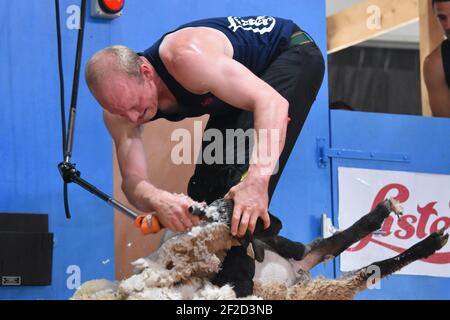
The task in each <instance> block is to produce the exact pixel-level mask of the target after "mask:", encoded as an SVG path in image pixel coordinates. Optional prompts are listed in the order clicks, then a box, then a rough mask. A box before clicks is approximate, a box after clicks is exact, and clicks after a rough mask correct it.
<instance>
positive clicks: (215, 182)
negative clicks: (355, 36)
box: [188, 27, 325, 203]
mask: <svg viewBox="0 0 450 320" xmlns="http://www.w3.org/2000/svg"><path fill="white" fill-rule="evenodd" d="M298 30H300V29H299V28H298V27H297V28H295V30H294V31H293V33H294V32H296V31H298ZM324 71H325V64H324V59H323V56H322V53H321V52H320V50H319V48H318V47H317V45H316V44H315V43H314V42H310V43H306V44H301V45H294V46H289V45H288V46H286V47H285V48H281V49H280V53H279V55H278V56H277V57H276V58H275V59H274V60H273V61H272V63H271V64H270V65H269V67H268V68H267V69H266V70H265V71H264V72H263V73H262V75H261V76H260V78H261V79H262V80H264V81H265V82H267V83H268V84H269V85H271V86H272V87H273V88H274V89H275V90H277V91H278V92H279V93H280V94H281V95H282V96H283V97H284V98H286V99H287V100H288V101H289V118H290V119H291V120H290V122H289V124H288V127H287V133H286V142H285V146H284V149H283V151H282V153H281V155H280V159H279V167H278V168H279V169H278V172H277V173H276V174H274V175H272V177H271V179H270V182H269V199H271V198H272V195H273V192H274V190H275V187H276V185H277V183H278V180H279V178H280V176H281V174H282V172H283V169H284V167H285V165H286V162H287V160H288V158H289V155H290V153H291V151H292V149H293V148H294V145H295V142H296V141H297V137H298V136H299V134H300V132H301V130H302V127H303V125H304V123H305V120H306V118H307V116H308V113H309V110H310V109H311V106H312V104H313V103H314V101H315V99H316V96H317V93H318V91H319V89H320V86H321V85H322V81H323V77H324ZM210 128H214V129H219V130H221V131H222V132H223V133H225V130H226V129H238V128H241V129H244V130H247V129H249V128H253V113H252V112H248V111H244V110H239V112H237V113H236V116H231V117H229V118H227V119H224V117H223V116H222V117H214V116H211V117H210V119H209V121H208V124H207V126H206V128H205V129H210ZM224 136H225V135H224ZM228 142H229V141H227V143H228ZM235 142H236V141H235ZM209 143H210V142H204V143H203V150H204V148H206V147H207V146H208V144H209ZM242 143H246V148H244V149H245V150H246V151H245V154H244V155H241V154H238V153H237V152H236V150H239V149H238V146H239V145H240V144H242ZM249 150H251V149H250V145H249V141H248V139H247V140H245V141H240V142H237V143H234V146H233V145H230V144H228V145H225V150H224V151H223V152H224V154H227V153H228V152H230V151H231V152H234V153H235V159H234V161H233V164H209V165H208V164H205V163H202V164H197V165H196V168H195V172H194V175H193V176H192V178H191V180H190V181H189V185H188V194H189V196H190V197H191V198H193V199H194V200H197V201H206V202H207V203H211V202H212V201H214V200H216V199H219V198H222V197H223V196H224V195H225V194H226V193H227V192H228V191H229V189H230V188H231V187H233V186H234V185H236V184H237V183H239V181H240V179H241V177H242V175H243V174H244V173H245V172H246V171H247V169H248V166H249V165H248V163H249V160H250V152H249ZM240 156H241V157H242V158H241V159H245V161H243V163H242V161H241V163H237V160H238V159H239V157H240Z"/></svg>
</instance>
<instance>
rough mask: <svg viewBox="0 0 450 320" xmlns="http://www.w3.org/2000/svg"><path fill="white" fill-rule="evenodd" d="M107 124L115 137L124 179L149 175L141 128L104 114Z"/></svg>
mask: <svg viewBox="0 0 450 320" xmlns="http://www.w3.org/2000/svg"><path fill="white" fill-rule="evenodd" d="M104 119H105V125H106V127H107V128H108V130H109V132H110V134H111V137H112V138H113V141H114V145H115V149H116V155H117V161H118V163H119V169H120V172H121V174H122V178H123V179H127V178H130V177H141V178H142V179H145V178H146V177H147V164H146V155H145V149H144V144H143V142H142V138H141V132H140V128H139V127H137V126H134V125H130V124H127V123H125V122H124V121H122V120H121V119H119V118H117V117H114V116H111V115H108V114H106V115H104Z"/></svg>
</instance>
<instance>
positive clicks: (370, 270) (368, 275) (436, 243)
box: [343, 229, 448, 291]
mask: <svg viewBox="0 0 450 320" xmlns="http://www.w3.org/2000/svg"><path fill="white" fill-rule="evenodd" d="M444 232H445V229H441V230H440V231H438V232H435V233H432V234H431V235H429V236H428V237H427V238H425V239H424V240H422V241H420V242H418V243H416V244H415V245H413V246H412V247H411V248H409V249H407V250H405V251H404V252H403V253H401V254H399V255H397V256H395V257H393V258H390V259H386V260H382V261H378V262H374V263H372V264H370V265H368V266H366V267H364V268H362V269H360V270H358V271H356V272H352V273H351V275H348V276H346V277H345V278H344V279H343V280H344V281H349V282H352V284H353V286H354V287H355V288H358V291H361V290H365V289H367V283H368V280H371V279H374V280H377V281H378V280H379V279H381V278H384V277H386V276H388V275H391V274H393V273H394V272H396V271H398V270H400V269H402V268H403V267H405V266H406V265H408V264H410V263H412V262H414V261H417V260H420V259H426V258H428V257H429V256H431V255H432V254H434V253H435V252H436V251H438V250H440V249H441V248H442V247H444V246H445V245H446V244H447V241H448V234H444ZM376 276H378V277H379V278H378V279H375V277H376Z"/></svg>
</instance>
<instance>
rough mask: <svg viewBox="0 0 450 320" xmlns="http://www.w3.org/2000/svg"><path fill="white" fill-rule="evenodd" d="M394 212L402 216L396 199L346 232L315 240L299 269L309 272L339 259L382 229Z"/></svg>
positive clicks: (389, 201)
mask: <svg viewBox="0 0 450 320" xmlns="http://www.w3.org/2000/svg"><path fill="white" fill-rule="evenodd" d="M392 211H394V212H395V213H396V214H397V215H400V214H401V208H400V206H399V205H398V202H397V201H396V200H394V199H390V200H385V201H383V202H382V203H380V204H378V205H377V207H376V208H375V209H374V210H372V211H371V212H370V213H368V214H366V215H365V216H363V217H362V218H361V219H359V220H358V221H357V222H355V223H354V224H353V225H352V226H351V227H349V228H347V229H346V230H344V231H341V232H337V233H335V234H334V235H333V236H331V237H329V238H326V239H318V240H315V241H314V242H312V243H311V244H309V247H310V251H309V252H308V253H307V254H306V255H305V257H304V258H303V259H302V260H301V261H299V262H297V263H296V264H297V267H298V268H299V269H300V270H302V271H304V272H307V271H309V270H311V269H312V268H313V267H314V266H316V265H317V264H319V263H321V262H323V261H326V260H329V259H332V258H334V257H337V256H338V255H340V254H341V253H342V252H343V251H344V250H346V249H347V248H348V247H350V246H351V245H352V244H353V243H355V242H357V241H359V240H361V239H363V238H364V237H366V236H367V235H369V234H370V233H372V232H374V231H376V230H378V229H380V228H381V225H382V224H383V221H384V219H386V218H387V217H388V216H389V214H390V213H391V212H392Z"/></svg>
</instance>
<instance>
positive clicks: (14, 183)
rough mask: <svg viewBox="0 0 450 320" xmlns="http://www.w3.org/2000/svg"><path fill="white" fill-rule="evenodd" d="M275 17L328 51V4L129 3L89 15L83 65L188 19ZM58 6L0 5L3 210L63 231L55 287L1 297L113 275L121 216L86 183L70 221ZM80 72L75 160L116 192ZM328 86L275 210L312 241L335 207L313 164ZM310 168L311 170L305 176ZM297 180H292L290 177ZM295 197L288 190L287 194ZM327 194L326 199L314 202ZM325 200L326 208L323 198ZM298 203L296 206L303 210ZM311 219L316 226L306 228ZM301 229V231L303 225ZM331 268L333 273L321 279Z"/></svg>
mask: <svg viewBox="0 0 450 320" xmlns="http://www.w3.org/2000/svg"><path fill="white" fill-rule="evenodd" d="M79 3H80V1H76V0H72V1H69V0H62V1H61V15H62V19H61V23H62V27H63V51H64V53H63V54H64V71H65V78H66V81H65V83H66V91H67V92H66V105H69V99H70V88H71V82H72V72H73V61H74V59H75V47H76V37H77V30H69V29H67V28H66V27H65V25H66V19H67V18H68V17H69V15H68V14H66V13H65V11H66V8H67V7H68V6H69V5H72V4H75V5H79ZM231 14H233V15H250V14H266V15H267V14H268V15H274V16H283V17H286V18H292V19H294V20H296V21H297V22H298V23H299V25H300V26H302V27H304V28H305V29H306V30H308V31H309V32H310V33H311V34H312V36H313V37H314V38H315V40H316V41H317V42H318V44H319V46H320V47H321V49H322V51H323V52H324V54H325V52H326V32H325V1H306V0H278V1H274V0H271V1H269V0H246V1H245V2H242V1H233V0H224V1H220V2H219V1H211V0H197V1H195V0H188V1H179V0H165V1H162V0H159V1H148V2H147V1H141V0H128V1H126V8H125V10H124V16H123V17H121V18H120V19H117V20H114V21H101V20H93V19H91V18H88V20H87V25H86V31H85V47H84V55H83V64H82V65H83V66H84V64H85V62H86V59H87V58H88V57H89V56H91V55H92V54H93V53H94V52H95V51H97V50H99V49H101V48H103V47H105V46H108V45H111V44H125V45H128V46H130V47H132V48H134V49H136V50H142V49H145V48H146V47H148V46H149V45H150V44H151V43H152V42H153V41H154V40H156V39H157V37H158V36H159V35H160V34H161V33H163V32H166V31H167V30H169V29H170V28H173V27H176V26H178V25H179V24H181V23H184V22H187V21H190V20H193V19H197V18H205V17H211V16H223V15H231ZM54 17H55V10H54V1H53V0H39V1H37V0H33V1H8V2H6V1H2V2H1V3H0V52H1V55H0V69H1V73H0V97H1V100H0V101H1V102H0V108H1V109H0V110H1V116H0V137H1V139H2V140H1V142H2V143H1V145H0V164H1V168H2V176H1V177H0V211H1V212H31V213H48V214H49V217H50V231H51V232H54V234H55V247H54V265H53V284H52V286H50V287H43V288H25V287H19V288H0V299H66V298H68V297H70V296H71V295H72V294H73V290H69V289H68V288H67V287H66V281H67V278H68V276H69V275H68V274H66V270H67V267H68V266H70V265H77V266H79V267H80V269H81V282H84V281H87V280H90V279H95V278H108V279H113V277H114V238H113V237H114V230H113V210H112V209H111V208H110V207H108V206H107V205H105V204H104V203H103V202H102V201H100V200H98V199H97V198H95V197H93V196H92V195H90V194H89V193H87V192H85V191H84V190H82V189H81V188H79V187H77V186H72V187H71V188H70V199H71V201H70V203H71V209H72V215H73V218H72V220H70V221H67V220H66V219H65V217H64V208H63V196H62V181H61V178H60V176H59V173H58V171H57V168H56V166H57V164H58V163H59V162H60V161H61V159H62V151H61V148H62V147H61V128H60V116H59V82H58V72H57V47H56V31H55V18H54ZM83 77H84V75H83V73H82V75H81V80H82V81H81V82H80V92H79V100H78V101H79V103H78V113H77V125H76V134H75V141H74V144H75V145H74V150H73V162H75V163H76V164H77V166H78V168H79V169H80V170H81V172H82V177H83V178H85V179H87V180H88V181H90V182H92V183H93V184H95V185H96V186H98V187H99V188H100V189H102V190H104V191H105V192H107V193H110V194H111V193H112V185H113V180H112V179H113V178H112V159H111V148H112V146H111V140H110V138H109V136H108V134H107V132H106V130H105V128H104V126H103V123H102V117H101V111H100V108H98V107H97V104H96V102H95V101H94V100H93V98H92V97H91V96H90V94H89V93H88V90H87V88H86V85H85V84H84V81H83ZM327 91H328V89H327V86H326V81H325V83H324V86H323V88H322V90H321V92H320V94H319V97H318V100H317V102H316V105H315V106H314V108H313V111H312V112H311V114H310V117H309V120H308V123H307V124H306V126H305V129H304V130H303V132H302V136H301V138H300V140H299V142H298V144H299V145H300V143H301V145H302V147H301V148H300V147H297V148H296V149H295V150H294V153H293V156H292V159H291V160H290V161H289V163H288V166H287V168H286V170H287V174H285V175H284V177H283V178H282V179H281V181H280V187H279V189H278V190H277V193H276V195H275V197H274V202H273V206H272V209H273V210H274V212H283V215H285V216H286V219H288V220H287V222H286V220H285V224H286V228H285V231H284V232H285V234H287V235H288V236H290V237H292V238H297V239H300V240H303V241H309V240H311V239H312V238H313V237H315V236H318V235H319V225H318V224H317V223H316V221H317V220H316V218H317V219H318V217H319V215H320V214H321V213H322V212H330V211H331V201H330V196H329V190H330V188H331V187H330V182H329V177H328V175H329V172H328V173H327V172H325V171H323V170H322V171H318V170H317V168H316V166H315V163H314V162H311V161H314V159H315V158H314V157H315V151H312V150H315V149H311V147H312V146H313V144H314V143H315V136H317V135H320V136H325V137H326V138H327V137H328V130H329V129H328V128H329V123H328V113H327ZM305 172H306V173H305ZM287 177H290V178H287ZM288 190H289V191H290V192H286V191H288ZM316 198H319V199H320V201H315V200H314V199H316ZM322 200H323V202H322ZM294 205H297V206H294ZM305 219H307V223H304V222H303V221H305ZM295 226H301V227H298V228H297V227H295ZM327 272H330V270H329V269H326V268H325V269H323V270H321V273H327Z"/></svg>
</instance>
